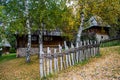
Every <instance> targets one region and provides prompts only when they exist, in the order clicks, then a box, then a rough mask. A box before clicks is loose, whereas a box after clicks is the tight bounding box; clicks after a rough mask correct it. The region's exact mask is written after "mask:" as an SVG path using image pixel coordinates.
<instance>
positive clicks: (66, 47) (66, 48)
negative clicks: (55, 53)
mask: <svg viewBox="0 0 120 80" xmlns="http://www.w3.org/2000/svg"><path fill="white" fill-rule="evenodd" d="M64 45H65V50H68V46H67V44H66V41H64ZM65 56H66V67H68V55H65Z"/></svg>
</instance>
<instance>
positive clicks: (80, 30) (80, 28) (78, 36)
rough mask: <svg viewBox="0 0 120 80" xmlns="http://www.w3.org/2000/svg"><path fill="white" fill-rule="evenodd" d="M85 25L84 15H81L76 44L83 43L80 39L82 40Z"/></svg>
mask: <svg viewBox="0 0 120 80" xmlns="http://www.w3.org/2000/svg"><path fill="white" fill-rule="evenodd" d="M83 24H84V13H82V14H81V24H80V27H79V29H78V34H77V38H76V44H77V43H80V41H81V40H80V38H81V34H82V30H83Z"/></svg>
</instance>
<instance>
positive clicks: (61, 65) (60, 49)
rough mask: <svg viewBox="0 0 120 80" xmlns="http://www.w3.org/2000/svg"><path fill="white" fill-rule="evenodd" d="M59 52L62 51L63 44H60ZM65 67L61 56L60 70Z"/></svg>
mask: <svg viewBox="0 0 120 80" xmlns="http://www.w3.org/2000/svg"><path fill="white" fill-rule="evenodd" d="M58 46H59V53H61V52H62V46H61V45H60V44H59V45H58ZM62 69H63V56H61V57H60V70H62Z"/></svg>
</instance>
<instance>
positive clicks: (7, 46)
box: [2, 38, 11, 54]
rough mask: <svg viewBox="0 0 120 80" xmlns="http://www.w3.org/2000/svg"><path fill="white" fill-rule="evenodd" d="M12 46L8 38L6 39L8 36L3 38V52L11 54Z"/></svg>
mask: <svg viewBox="0 0 120 80" xmlns="http://www.w3.org/2000/svg"><path fill="white" fill-rule="evenodd" d="M10 47H11V45H10V43H9V42H8V41H7V39H6V38H5V39H3V40H2V53H3V54H9V52H10Z"/></svg>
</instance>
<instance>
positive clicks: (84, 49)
mask: <svg viewBox="0 0 120 80" xmlns="http://www.w3.org/2000/svg"><path fill="white" fill-rule="evenodd" d="M83 43H84V46H86V42H85V41H83ZM83 55H84V60H85V59H86V49H85V48H84V53H83Z"/></svg>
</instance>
